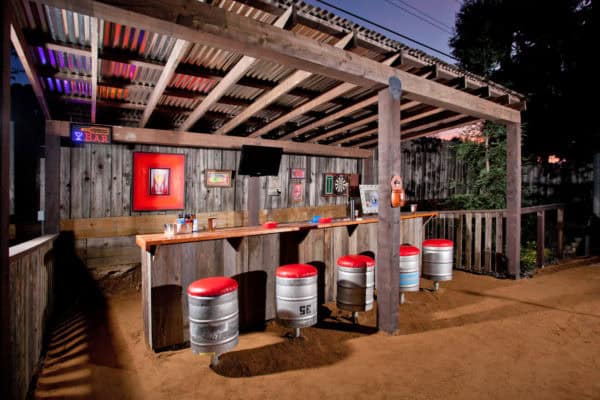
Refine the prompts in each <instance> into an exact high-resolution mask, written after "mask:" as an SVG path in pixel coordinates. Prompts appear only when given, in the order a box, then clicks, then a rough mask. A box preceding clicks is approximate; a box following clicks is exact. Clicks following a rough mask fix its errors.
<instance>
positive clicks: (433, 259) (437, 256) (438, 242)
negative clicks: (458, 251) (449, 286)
mask: <svg viewBox="0 0 600 400" xmlns="http://www.w3.org/2000/svg"><path fill="white" fill-rule="evenodd" d="M453 259H454V243H453V242H452V241H451V240H446V239H429V240H425V241H424V242H423V270H422V272H421V274H422V276H423V278H425V279H429V280H432V281H434V282H440V281H449V280H452V266H453ZM436 287H437V285H436Z"/></svg>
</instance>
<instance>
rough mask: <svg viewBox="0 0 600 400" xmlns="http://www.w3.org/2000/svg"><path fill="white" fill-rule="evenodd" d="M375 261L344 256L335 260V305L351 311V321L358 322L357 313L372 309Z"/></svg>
mask: <svg viewBox="0 0 600 400" xmlns="http://www.w3.org/2000/svg"><path fill="white" fill-rule="evenodd" d="M374 288H375V260H373V259H372V258H371V257H368V256H364V255H346V256H343V257H340V258H339V259H338V260H337V296H336V305H337V308H338V309H340V310H346V311H352V321H353V322H354V323H357V322H358V312H359V311H369V310H371V309H372V308H373V289H374Z"/></svg>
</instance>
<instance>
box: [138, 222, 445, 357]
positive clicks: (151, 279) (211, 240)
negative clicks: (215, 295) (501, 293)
mask: <svg viewBox="0 0 600 400" xmlns="http://www.w3.org/2000/svg"><path fill="white" fill-rule="evenodd" d="M435 215H436V213H416V214H409V213H406V214H403V215H402V217H401V218H402V220H405V221H403V223H402V231H403V242H405V243H411V244H413V245H415V246H418V247H420V246H421V241H422V238H423V218H426V217H432V216H435ZM376 223H377V219H376V218H363V219H357V220H348V219H337V220H333V221H332V222H331V223H328V224H311V223H286V224H280V225H278V226H277V228H273V229H267V228H263V227H262V226H249V227H238V228H224V229H217V230H216V231H213V232H208V231H202V232H197V233H190V234H179V235H173V236H167V235H165V234H162V233H159V234H149V235H138V236H136V243H137V245H138V246H140V248H141V252H142V315H143V322H144V336H145V338H146V343H147V344H148V346H149V347H150V348H152V349H153V350H155V351H159V350H163V349H168V348H174V347H182V346H186V345H188V344H189V325H188V306H187V291H186V290H187V287H188V285H189V284H190V283H191V282H193V281H195V280H197V279H201V278H205V277H208V276H217V275H221V276H223V275H224V276H231V277H233V278H234V279H236V280H237V281H238V283H239V289H238V295H239V305H240V329H241V330H249V329H256V328H260V327H262V326H263V325H264V322H265V321H266V320H270V319H273V318H275V270H276V268H277V267H279V266H280V265H283V264H290V263H298V262H300V263H309V264H311V265H313V266H315V267H316V268H317V270H318V271H319V280H318V295H319V299H318V300H319V304H324V303H326V302H328V301H332V300H334V299H335V296H336V277H335V270H336V269H335V263H336V261H337V259H338V258H339V257H341V256H342V255H345V254H350V253H367V254H368V253H371V255H372V256H374V255H375V254H374V252H375V250H376V248H377V225H376Z"/></svg>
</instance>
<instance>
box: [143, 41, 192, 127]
mask: <svg viewBox="0 0 600 400" xmlns="http://www.w3.org/2000/svg"><path fill="white" fill-rule="evenodd" d="M189 46H190V43H189V42H187V41H185V40H182V39H177V41H176V42H175V45H174V46H173V50H172V51H171V55H169V59H168V60H167V64H166V65H165V67H164V68H163V70H162V72H161V74H160V78H158V82H156V86H154V90H153V91H152V94H151V95H150V98H149V99H148V104H146V108H145V109H144V114H143V115H142V119H141V120H140V127H141V128H143V127H144V126H146V124H147V123H148V120H149V119H150V116H151V115H152V111H154V108H156V105H157V104H158V101H159V100H160V96H162V94H163V92H164V90H165V88H166V87H167V85H168V84H169V82H170V81H171V78H172V77H173V74H175V69H176V68H177V65H178V64H179V61H180V60H181V57H183V55H184V54H185V52H186V51H187V49H188V48H189Z"/></svg>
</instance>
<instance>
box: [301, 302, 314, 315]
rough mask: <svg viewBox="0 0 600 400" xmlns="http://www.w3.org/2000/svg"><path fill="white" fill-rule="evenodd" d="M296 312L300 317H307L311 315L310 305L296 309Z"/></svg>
mask: <svg viewBox="0 0 600 400" xmlns="http://www.w3.org/2000/svg"><path fill="white" fill-rule="evenodd" d="M298 312H299V313H300V315H309V314H310V313H311V307H310V304H306V305H303V306H300V307H298Z"/></svg>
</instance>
